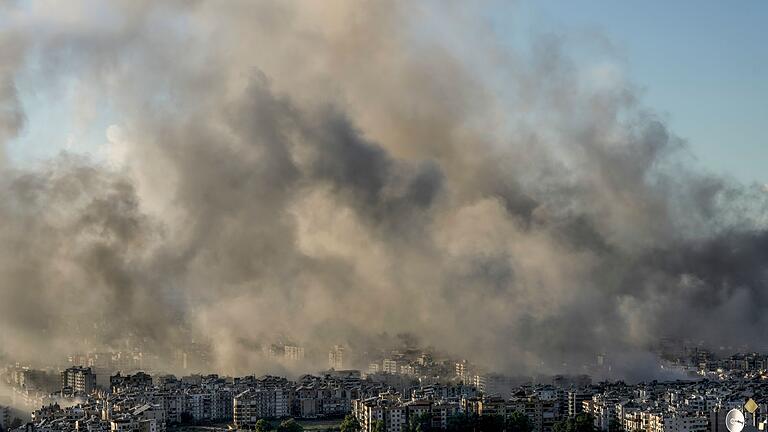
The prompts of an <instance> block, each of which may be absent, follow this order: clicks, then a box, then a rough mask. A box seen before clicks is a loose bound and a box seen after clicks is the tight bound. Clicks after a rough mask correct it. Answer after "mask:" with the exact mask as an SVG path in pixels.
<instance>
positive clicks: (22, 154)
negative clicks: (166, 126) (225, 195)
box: [9, 0, 768, 183]
mask: <svg viewBox="0 0 768 432" xmlns="http://www.w3.org/2000/svg"><path fill="white" fill-rule="evenodd" d="M492 4H493V3H492ZM489 16H490V17H491V19H492V21H493V23H494V25H495V29H496V31H497V32H498V33H499V34H500V35H501V36H502V37H504V38H509V39H510V40H515V41H519V39H524V38H525V37H527V35H530V34H536V33H538V34H541V33H556V34H561V35H564V36H566V37H571V36H573V35H578V34H598V35H603V36H605V38H606V39H607V40H609V41H610V42H611V43H612V44H613V45H614V46H615V48H616V49H615V51H616V55H617V57H619V58H621V59H622V61H623V63H624V66H625V70H626V73H627V74H628V77H629V79H630V80H631V81H632V82H634V83H635V84H637V85H638V86H640V88H641V89H643V92H642V101H643V103H644V104H645V105H646V106H648V107H651V108H653V109H655V110H657V111H658V112H660V113H662V114H663V115H665V116H666V118H667V119H668V121H669V124H670V126H671V128H672V130H673V132H675V133H676V134H677V135H679V136H680V137H682V138H684V139H686V140H687V141H688V143H689V146H690V147H691V149H692V152H693V153H694V154H695V155H696V157H697V158H698V160H699V163H700V164H701V165H702V166H703V167H705V168H706V169H709V170H712V171H714V172H717V173H719V174H724V175H728V176H733V177H735V178H736V179H738V180H740V181H743V182H759V183H768V170H766V167H768V138H766V134H765V132H764V126H765V125H766V124H768V47H766V43H767V42H768V1H766V0H743V1H735V2H724V1H714V0H698V1H693V0H689V1H671V2H670V1H663V0H644V1H618V0H590V1H586V0H585V1H578V0H519V1H517V2H507V1H502V0H499V1H498V2H497V3H495V4H494V6H493V7H491V8H490V10H489ZM19 84H20V91H21V96H22V101H23V104H24V107H25V109H26V111H27V117H28V120H29V121H28V128H27V129H26V130H25V131H24V132H23V133H22V135H21V136H20V137H19V138H18V139H16V140H15V141H14V142H12V143H11V145H10V149H9V150H10V155H11V157H12V158H13V159H15V160H17V161H27V162H28V161H34V160H40V159H44V158H46V157H47V156H49V155H50V154H51V153H52V152H56V151H58V150H59V149H61V148H63V147H65V145H66V142H67V140H68V139H69V140H71V141H72V142H76V143H77V149H78V150H81V151H82V150H84V151H88V152H91V153H95V152H98V149H99V147H100V145H101V144H102V143H104V142H106V138H105V136H104V131H105V129H106V126H108V125H109V124H110V123H111V122H113V121H114V120H115V119H111V118H110V117H111V116H110V115H109V114H107V113H99V114H97V117H96V118H93V119H91V120H92V121H91V122H90V125H89V127H88V128H86V129H83V128H82V127H78V126H77V123H78V121H77V119H75V118H74V114H73V113H72V111H71V110H70V109H69V108H70V107H71V106H72V105H73V104H74V102H75V98H76V97H77V96H76V94H77V92H76V91H75V90H73V89H71V88H64V89H59V90H58V91H57V94H56V95H54V96H55V97H54V98H53V100H52V98H51V96H52V95H51V94H50V92H49V91H48V90H45V91H43V90H36V87H35V85H34V84H32V81H30V82H25V81H24V80H23V79H22V80H21V82H20V83H19ZM61 131H65V133H64V134H63V135H62V132H61Z"/></svg>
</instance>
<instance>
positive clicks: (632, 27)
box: [491, 0, 768, 183]
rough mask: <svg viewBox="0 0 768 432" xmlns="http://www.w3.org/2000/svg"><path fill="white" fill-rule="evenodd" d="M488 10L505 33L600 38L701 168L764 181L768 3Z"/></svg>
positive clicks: (526, 3)
mask: <svg viewBox="0 0 768 432" xmlns="http://www.w3.org/2000/svg"><path fill="white" fill-rule="evenodd" d="M491 16H492V20H493V22H494V24H495V29H496V31H497V32H498V33H499V34H500V35H502V37H508V38H510V39H514V38H521V37H522V38H524V37H525V35H530V34H534V33H555V34H561V35H564V36H566V37H568V36H569V35H570V36H572V35H573V34H580V33H595V34H601V35H604V36H605V37H606V38H607V40H609V41H610V42H611V43H612V44H613V45H614V47H615V48H616V53H617V55H618V56H619V57H621V58H622V60H623V62H624V63H625V68H626V73H627V74H628V77H629V79H630V80H631V81H632V82H633V83H635V84H637V85H638V86H640V88H641V89H642V90H643V91H642V102H643V103H644V105H646V106H648V107H650V108H653V109H655V110H657V111H658V112H660V113H662V114H663V115H666V118H667V119H668V121H669V124H670V127H671V129H672V130H673V132H674V133H676V134H677V135H678V136H680V137H682V138H684V139H686V140H687V141H688V143H689V146H690V148H691V150H692V152H693V153H694V154H695V156H696V157H697V159H698V161H699V163H700V164H701V165H702V166H703V167H704V168H705V169H708V170H711V171H714V172H717V173H719V174H723V175H727V176H733V177H735V178H736V179H738V180H740V181H743V182H747V183H751V182H759V183H768V138H767V135H766V133H765V127H766V125H768V1H766V0H739V1H733V2H726V1H715V0H696V1H694V0H687V1H667V0H643V1H629V0H626V1H623V0H590V1H586V0H584V1H581V0H519V1H517V2H513V3H510V2H506V1H499V2H498V3H496V5H495V7H494V8H493V10H492V11H491Z"/></svg>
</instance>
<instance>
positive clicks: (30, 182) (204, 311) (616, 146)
mask: <svg viewBox="0 0 768 432" xmlns="http://www.w3.org/2000/svg"><path fill="white" fill-rule="evenodd" d="M449 5H450V7H449V8H448V9H447V10H444V11H442V12H440V13H439V14H438V15H435V12H436V11H437V10H440V9H443V8H444V7H446V6H449ZM431 6H434V7H435V8H430V7H429V3H415V2H394V1H382V2H357V1H349V2H342V1H332V2H325V1H324V2H296V3H293V2H285V1H275V2H269V1H261V2H252V1H234V0H233V1H228V2H226V4H221V3H217V2H205V1H192V2H150V1H135V0H130V1H128V0H126V1H123V2H118V1H116V2H109V3H104V2H97V1H82V2H45V1H41V2H31V3H27V2H19V3H18V4H17V3H15V2H5V3H0V14H2V15H3V18H2V19H0V140H3V141H4V142H6V143H7V142H9V141H10V140H11V139H13V138H14V137H15V136H17V135H18V134H19V133H21V132H22V131H23V128H24V127H26V128H45V127H48V125H41V124H33V123H29V122H27V124H26V125H25V115H24V109H23V107H22V106H21V98H20V96H19V91H20V90H19V86H20V83H22V82H23V83H25V85H27V86H32V87H34V88H35V89H36V91H37V92H38V93H39V94H41V95H43V96H45V97H47V98H49V99H50V101H51V103H53V102H55V98H56V95H57V94H60V93H61V92H62V91H63V90H62V89H63V88H75V89H76V91H77V97H76V99H75V101H76V103H75V104H74V106H72V107H70V108H71V110H72V111H73V112H75V114H76V116H77V117H78V118H80V117H82V118H85V119H88V118H92V117H93V114H92V113H94V112H102V113H109V116H110V118H113V123H114V124H113V125H112V126H110V127H109V128H108V130H107V131H106V137H107V141H108V142H107V143H106V144H105V145H104V148H105V150H104V152H103V154H102V155H96V156H91V157H88V156H79V155H77V152H76V151H75V152H74V153H72V152H70V153H64V154H62V155H61V156H59V157H56V158H53V159H52V160H48V161H44V162H39V163H34V164H19V163H13V162H11V161H10V159H11V158H10V157H9V155H8V154H7V153H8V152H7V151H5V152H3V154H4V156H3V157H1V158H0V222H1V223H0V326H2V327H1V328H2V331H0V338H2V339H1V340H0V343H2V345H0V353H4V354H5V355H6V356H8V357H11V358H19V359H39V358H41V357H46V356H47V357H55V356H61V355H64V354H65V353H67V352H71V351H73V350H77V349H86V348H88V347H105V346H111V345H113V344H115V343H116V342H115V341H117V340H121V339H122V338H125V337H129V336H130V337H133V338H136V339H138V340H143V341H144V342H145V343H146V344H148V345H150V346H152V347H154V349H156V350H157V351H158V352H159V353H161V354H164V355H169V356H170V355H171V353H172V352H173V350H174V346H175V344H177V343H180V341H186V340H189V339H195V340H196V341H201V342H203V343H205V344H210V346H211V349H212V353H213V362H214V366H215V368H216V369H217V370H219V371H221V372H228V373H242V372H255V371H263V370H266V369H268V368H269V367H270V365H269V364H268V363H264V357H263V355H262V347H263V345H264V344H268V343H271V342H274V341H277V340H283V341H293V342H294V343H298V344H301V345H303V346H306V347H308V348H310V349H311V348H313V347H314V348H315V349H318V350H327V349H328V347H330V346H332V345H334V344H339V343H340V344H345V345H348V346H350V345H354V346H364V345H365V344H366V343H369V341H374V340H376V338H377V337H382V336H381V335H383V334H389V335H394V334H398V333H404V332H408V333H412V334H414V335H415V336H417V337H418V338H419V339H420V340H421V341H422V342H423V343H425V344H431V345H433V346H435V347H436V348H438V349H440V350H443V351H444V352H450V353H454V354H455V355H457V356H464V357H467V358H469V359H471V360H475V361H477V362H478V363H483V364H486V365H488V366H489V367H490V368H493V369H496V370H499V371H502V372H510V373H511V372H515V371H520V370H526V371H543V372H546V371H559V370H568V368H569V367H574V368H577V367H578V365H580V364H582V363H585V362H590V361H592V359H593V358H594V355H595V353H598V352H607V353H609V355H611V354H610V353H615V356H616V357H618V356H619V354H618V353H629V354H626V357H632V356H636V358H640V359H645V358H647V355H645V354H644V353H647V352H648V349H649V348H650V347H651V346H653V344H654V343H655V342H656V341H657V340H658V339H659V338H660V337H674V338H693V339H697V340H698V339H702V340H705V341H707V342H708V343H710V344H712V345H713V346H719V345H728V346H740V345H742V344H746V345H748V346H751V347H753V348H758V349H759V348H763V347H762V346H759V345H756V344H757V343H758V342H759V341H761V340H764V338H765V336H766V329H768V316H767V315H766V314H765V313H764V311H765V308H766V306H767V305H768V291H766V281H767V280H768V279H767V277H768V272H767V267H766V263H768V261H766V258H767V256H766V255H768V233H767V232H766V230H765V222H766V219H765V210H766V198H765V193H764V192H763V191H762V190H761V189H760V188H759V187H757V186H743V185H739V184H737V183H735V182H734V181H731V180H729V179H724V178H719V177H716V176H712V175H709V174H707V173H705V172H703V171H701V170H700V169H698V168H695V164H694V163H693V162H692V158H691V156H690V155H689V154H688V151H687V149H686V145H685V143H684V141H683V140H681V139H679V138H677V137H675V136H674V135H673V134H672V132H671V131H669V130H668V128H667V127H666V125H665V122H664V119H663V117H660V116H658V115H656V114H654V113H653V112H652V111H650V110H648V109H646V108H644V107H643V106H642V104H641V102H640V101H639V97H638V91H637V90H636V89H635V88H634V87H633V86H632V85H631V84H630V83H627V82H626V81H624V80H623V79H622V78H621V74H620V72H618V70H619V68H617V67H615V66H612V65H613V63H611V62H610V61H605V62H601V63H598V64H582V63H581V62H578V61H576V59H574V58H572V57H570V56H569V55H568V52H569V49H570V48H571V46H570V45H569V40H568V38H567V37H566V35H538V36H535V37H533V38H532V39H533V40H534V42H533V43H532V45H531V46H530V47H526V49H523V50H517V49H515V48H512V47H510V46H508V45H507V44H504V43H502V42H501V41H499V40H498V39H497V37H496V36H495V35H494V34H493V33H492V32H491V31H489V30H487V29H486V28H485V23H484V22H483V20H482V19H480V18H477V19H473V18H472V17H473V16H482V14H479V13H477V12H478V11H474V10H468V9H467V6H460V5H455V4H446V3H443V2H441V3H439V4H432V5H431ZM427 9H429V10H427ZM598 49H599V44H598ZM606 57H607V58H610V57H609V56H608V54H606ZM89 115H90V116H91V117H89ZM62 135H64V133H62ZM65 139H66V136H62V142H63V141H65ZM367 341H368V342H367ZM628 367H629V369H627V370H626V371H625V373H627V374H630V373H632V370H631V367H632V365H630V366H628Z"/></svg>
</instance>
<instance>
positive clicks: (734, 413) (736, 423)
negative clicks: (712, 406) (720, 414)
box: [725, 408, 744, 432]
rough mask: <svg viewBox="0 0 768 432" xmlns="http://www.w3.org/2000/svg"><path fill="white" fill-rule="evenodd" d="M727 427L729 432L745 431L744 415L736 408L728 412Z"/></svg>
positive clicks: (726, 417)
mask: <svg viewBox="0 0 768 432" xmlns="http://www.w3.org/2000/svg"><path fill="white" fill-rule="evenodd" d="M725 427H727V428H728V431H729V432H741V430H742V429H744V414H743V413H742V412H741V411H739V410H737V409H735V408H734V409H732V410H730V411H728V415H726V416H725Z"/></svg>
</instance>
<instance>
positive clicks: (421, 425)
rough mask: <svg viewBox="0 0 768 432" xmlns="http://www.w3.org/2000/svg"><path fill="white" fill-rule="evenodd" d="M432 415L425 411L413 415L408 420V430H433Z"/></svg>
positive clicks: (422, 431)
mask: <svg viewBox="0 0 768 432" xmlns="http://www.w3.org/2000/svg"><path fill="white" fill-rule="evenodd" d="M431 423H432V415H431V414H430V413H423V414H418V415H414V416H412V417H411V418H410V419H409V421H408V429H407V431H408V432H428V431H429V430H431Z"/></svg>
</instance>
